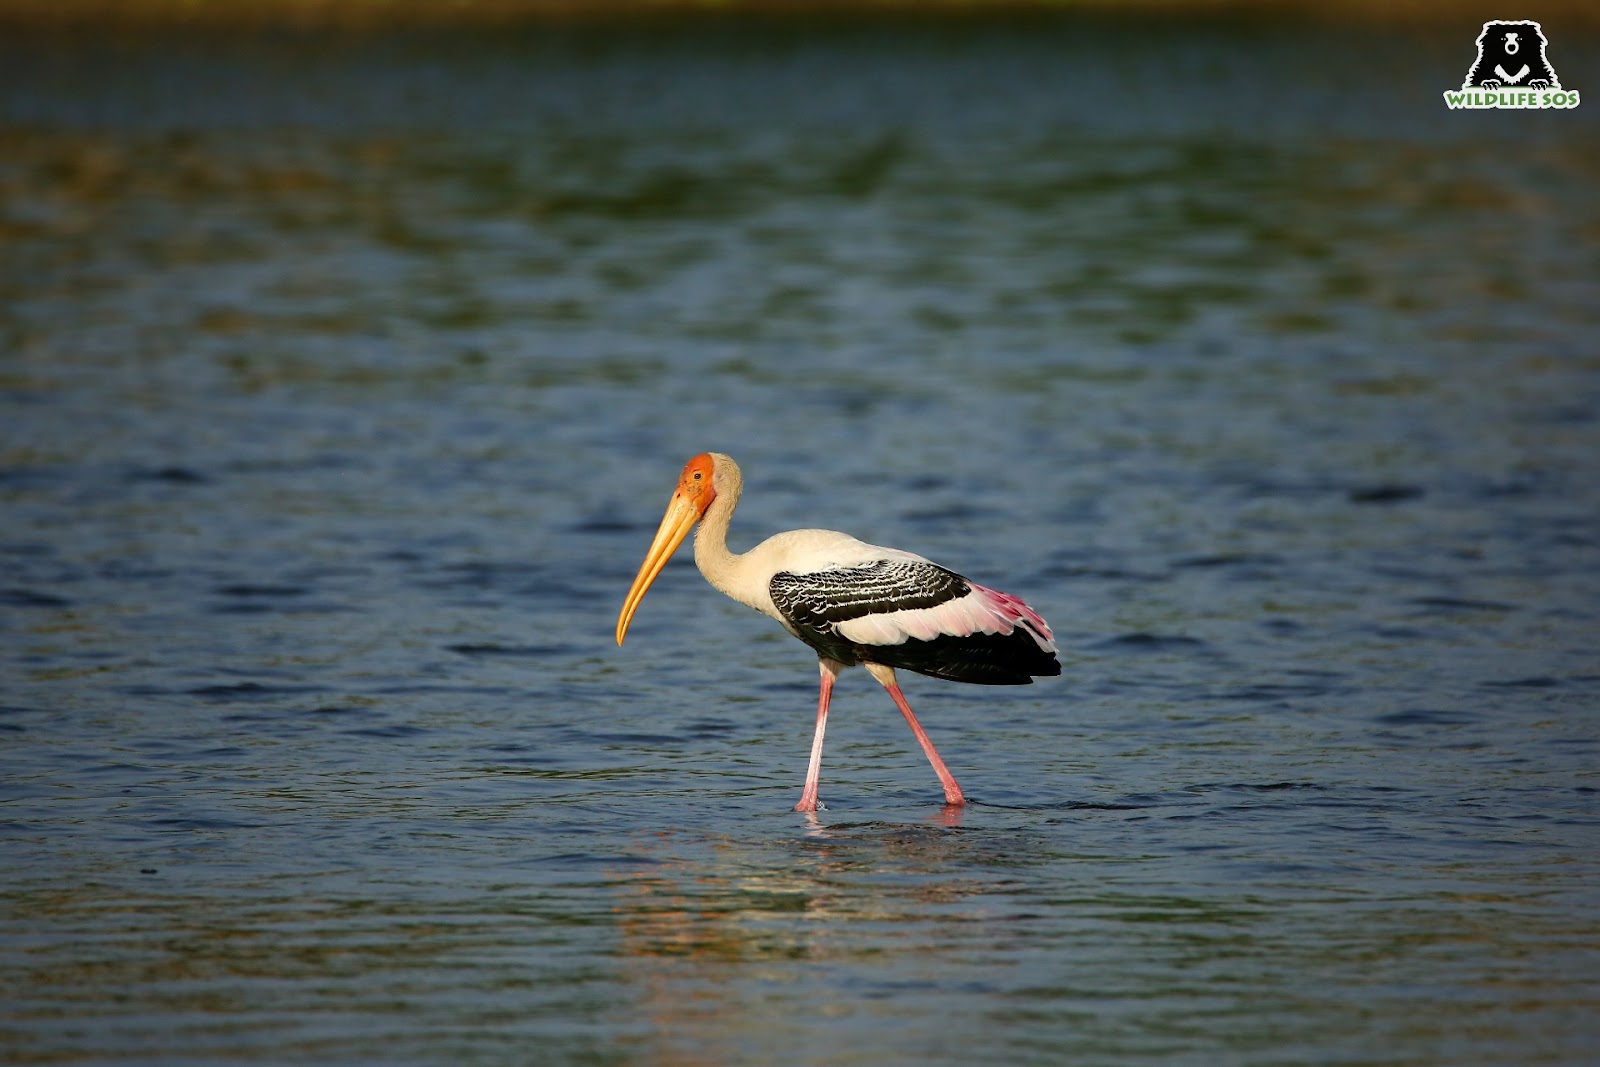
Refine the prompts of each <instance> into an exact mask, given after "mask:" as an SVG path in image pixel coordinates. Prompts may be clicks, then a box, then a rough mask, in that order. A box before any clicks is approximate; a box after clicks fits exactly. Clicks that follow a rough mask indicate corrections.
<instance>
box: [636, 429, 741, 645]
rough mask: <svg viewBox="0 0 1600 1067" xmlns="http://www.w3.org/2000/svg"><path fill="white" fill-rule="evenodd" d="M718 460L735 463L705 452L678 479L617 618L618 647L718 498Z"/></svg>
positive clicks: (690, 462)
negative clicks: (650, 592) (664, 572)
mask: <svg viewBox="0 0 1600 1067" xmlns="http://www.w3.org/2000/svg"><path fill="white" fill-rule="evenodd" d="M719 460H721V461H723V462H724V463H728V464H731V462H732V461H731V460H728V458H727V457H726V456H722V455H719V454H718V453H715V452H702V453H700V454H699V455H698V456H696V457H694V458H693V459H691V460H690V461H689V462H688V463H686V464H684V466H683V473H682V474H680V475H679V476H678V488H677V489H675V490H674V491H673V493H672V499H671V500H669V501H668V502H667V513H666V514H665V515H664V516H662V518H661V526H660V527H659V528H658V529H657V530H656V536H655V540H653V541H651V542H650V550H649V551H648V552H646V553H645V556H644V563H643V564H641V565H640V567H639V573H638V574H637V575H635V576H634V579H633V586H632V588H630V589H629V590H628V596H627V599H625V600H624V601H623V602H622V613H621V614H620V615H618V616H617V644H619V645H620V644H622V639H623V638H624V637H625V636H627V633H628V623H630V622H632V621H633V613H634V612H635V611H638V610H639V602H640V601H641V600H643V599H644V594H645V592H646V591H647V590H648V589H649V588H650V583H651V582H654V581H655V580H656V575H658V574H660V573H661V568H663V567H665V566H666V565H667V560H669V559H671V558H672V553H673V552H675V551H677V548H678V546H679V545H681V544H683V539H684V538H685V537H688V536H689V531H690V530H692V529H694V525H695V523H697V522H699V521H700V520H701V519H703V518H705V514H706V509H707V508H709V507H710V506H711V503H712V501H714V500H716V499H717V489H716V486H715V484H714V482H715V480H716V476H717V463H718V461H719Z"/></svg>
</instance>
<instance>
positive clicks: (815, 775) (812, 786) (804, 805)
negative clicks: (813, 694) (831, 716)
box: [794, 659, 844, 811]
mask: <svg viewBox="0 0 1600 1067" xmlns="http://www.w3.org/2000/svg"><path fill="white" fill-rule="evenodd" d="M817 666H818V667H819V668H820V669H821V671H822V688H821V691H820V692H819V693H818V695H817V732H816V733H815V734H814V735H813V736H812V738H811V764H810V766H808V767H807V768H806V787H805V790H804V791H803V792H802V793H801V794H800V803H798V804H796V805H795V806H794V810H795V811H816V810H817V781H818V779H820V778H821V777H822V734H823V731H825V730H826V729H827V728H828V700H829V698H831V697H832V696H833V680H834V679H835V678H837V677H839V672H840V671H842V670H844V664H843V663H839V662H837V661H835V660H831V659H824V660H818V662H817Z"/></svg>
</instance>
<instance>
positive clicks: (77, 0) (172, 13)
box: [0, 0, 1600, 28]
mask: <svg viewBox="0 0 1600 1067" xmlns="http://www.w3.org/2000/svg"><path fill="white" fill-rule="evenodd" d="M1069 11H1083V12H1094V13H1100V14H1130V15H1135V14H1168V15H1170V14H1202V15H1226V16H1241V17H1276V18H1302V19H1318V20H1357V19H1383V20H1407V21H1440V22H1449V23H1452V24H1459V23H1472V22H1475V21H1482V20H1485V19H1491V18H1503V17H1510V16H1511V15H1515V17H1517V18H1534V19H1559V20H1561V21H1563V22H1565V23H1567V24H1571V23H1573V22H1578V21H1582V22H1585V23H1597V22H1600V5H1596V4H1594V3H1593V2H1592V0H1538V2H1536V3H1532V4H1527V3H1525V4H1522V5H1521V6H1519V7H1518V8H1517V10H1516V11H1514V12H1511V13H1509V14H1508V12H1507V11H1506V9H1505V4H1504V3H1501V2H1493V0H1332V2H1328V0H1276V2H1273V0H0V22H5V23H9V24H13V25H15V24H19V23H22V24H42V25H50V24H60V25H96V24H98V25H118V24H123V25H125V24H148V25H156V26H160V25H173V24H199V25H206V24H211V25H239V26H283V25H287V26H347V27H352V28H356V27H373V28H377V27H384V26H398V25H417V24H435V25H439V24H466V25H471V24H495V23H517V22H530V21H540V20H551V19H558V20H573V19H594V18H604V19H613V18H629V17H659V16H672V15H680V14H683V15H687V14H697V13H700V14H704V13H723V14H736V15H748V16H759V15H779V16H793V15H828V16H831V17H838V16H848V15H852V14H854V15H869V16H878V15H893V16H918V15H964V14H984V15H992V14H997V13H1032V12H1044V13H1061V12H1069Z"/></svg>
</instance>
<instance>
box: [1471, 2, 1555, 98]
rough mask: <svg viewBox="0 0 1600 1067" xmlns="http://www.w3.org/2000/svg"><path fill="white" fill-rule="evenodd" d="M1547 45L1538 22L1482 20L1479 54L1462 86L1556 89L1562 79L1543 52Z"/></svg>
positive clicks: (1473, 87)
mask: <svg viewBox="0 0 1600 1067" xmlns="http://www.w3.org/2000/svg"><path fill="white" fill-rule="evenodd" d="M1548 46H1549V42H1548V41H1546V40H1545V37H1544V31H1543V30H1541V29H1540V28H1539V24H1538V23H1537V22H1502V21H1501V20H1499V19H1496V20H1495V21H1493V22H1485V23H1484V24H1483V32H1482V33H1480V34H1478V58H1477V60H1476V61H1475V62H1474V63H1473V64H1472V69H1470V70H1468V71H1467V77H1466V80H1465V81H1463V82H1462V83H1461V88H1463V89H1502V88H1504V89H1559V88H1561V79H1560V78H1557V77H1556V72H1555V68H1553V67H1551V66H1550V60H1549V58H1548V57H1547V56H1546V55H1545V49H1546V48H1547V47H1548Z"/></svg>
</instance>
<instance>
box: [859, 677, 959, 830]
mask: <svg viewBox="0 0 1600 1067" xmlns="http://www.w3.org/2000/svg"><path fill="white" fill-rule="evenodd" d="M866 668H867V670H868V671H870V672H871V673H872V676H873V677H874V678H876V679H877V680H878V682H879V684H881V685H882V686H883V687H884V688H885V689H887V690H888V691H889V696H890V698H891V699H892V700H894V706H895V707H897V708H899V709H900V714H902V715H904V716H905V717H906V723H907V724H908V725H909V726H910V727H911V732H912V733H913V734H916V736H917V744H919V745H921V746H922V753H923V755H925V756H927V757H928V762H929V763H931V764H933V773H934V774H937V775H938V776H939V784H940V785H942V786H944V802H945V803H946V804H965V803H966V802H967V798H966V797H964V796H962V794H961V787H960V786H959V785H957V784H956V780H955V776H954V775H952V774H951V773H950V769H949V768H948V767H946V766H945V765H944V760H942V759H940V758H939V753H938V752H937V751H936V750H935V749H934V747H933V742H932V741H930V740H929V739H928V734H927V732H926V731H925V730H923V728H922V724H921V723H920V722H918V721H917V717H916V716H915V715H913V714H912V713H911V705H910V704H907V703H906V695H905V694H904V693H902V692H901V691H900V683H898V682H896V681H895V680H894V668H893V667H885V666H883V665H882V664H879V663H868V664H866Z"/></svg>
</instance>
